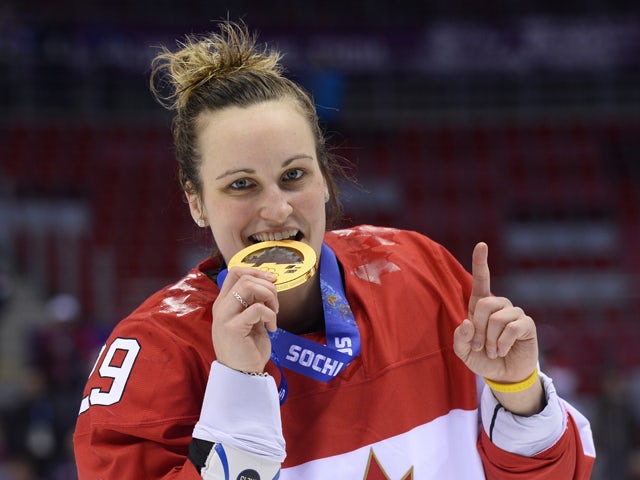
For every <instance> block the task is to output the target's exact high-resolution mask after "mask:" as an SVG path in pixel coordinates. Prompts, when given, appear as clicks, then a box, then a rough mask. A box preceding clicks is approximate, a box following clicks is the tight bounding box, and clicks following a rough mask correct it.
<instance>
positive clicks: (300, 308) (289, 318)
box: [278, 273, 324, 334]
mask: <svg viewBox="0 0 640 480" xmlns="http://www.w3.org/2000/svg"><path fill="white" fill-rule="evenodd" d="M278 301H279V303H280V311H279V313H278V327H280V328H282V329H283V330H287V331H289V332H291V333H295V334H302V333H310V332H316V331H319V330H322V329H323V328H324V311H323V308H322V294H321V293H320V275H319V274H318V273H316V274H315V275H314V276H313V277H312V278H311V279H310V280H308V281H307V282H305V283H303V284H302V285H299V286H297V287H295V288H292V289H291V290H286V291H284V292H280V293H278Z"/></svg>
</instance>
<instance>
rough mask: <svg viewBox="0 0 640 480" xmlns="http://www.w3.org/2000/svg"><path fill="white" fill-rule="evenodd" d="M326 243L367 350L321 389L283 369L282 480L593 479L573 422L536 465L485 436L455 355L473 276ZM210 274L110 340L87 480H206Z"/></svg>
mask: <svg viewBox="0 0 640 480" xmlns="http://www.w3.org/2000/svg"><path fill="white" fill-rule="evenodd" d="M325 241H326V242H327V244H328V245H329V246H330V247H331V248H332V250H333V251H334V252H335V253H336V256H337V258H338V260H339V263H340V265H341V267H342V270H343V275H344V284H345V291H346V295H347V298H348V300H349V303H350V305H351V309H352V311H353V312H354V315H355V319H356V322H357V324H358V327H359V330H360V335H361V342H362V351H361V354H360V355H359V357H358V358H356V359H355V360H354V361H353V362H351V364H350V365H349V366H348V367H347V368H346V369H345V370H344V371H343V372H342V373H340V374H339V375H338V377H337V378H335V379H334V380H332V381H331V382H329V383H323V382H318V381H315V380H312V379H310V378H307V377H305V376H302V375H299V374H297V373H295V372H292V371H289V370H285V375H286V378H287V382H288V385H289V396H288V399H287V401H286V403H285V404H284V405H283V407H282V411H281V415H282V423H283V432H284V437H285V440H286V443H287V458H286V460H285V463H284V464H283V468H282V472H281V476H280V478H281V479H283V480H288V479H304V480H312V479H326V478H332V479H335V480H338V479H345V480H346V479H349V480H354V479H356V480H360V479H362V480H378V479H379V480H384V479H394V480H395V479H398V480H399V479H404V480H407V479H421V480H422V479H430V478H433V479H436V478H437V479H448V478H450V479H459V478H465V479H481V478H485V476H486V478H489V479H550V478H558V479H565V478H566V479H587V478H589V475H590V471H591V467H592V464H593V448H592V443H591V442H592V441H591V438H590V432H589V428H588V425H584V419H583V417H581V416H579V417H578V423H580V422H582V423H583V424H576V421H575V419H574V418H573V417H572V416H571V415H570V414H568V415H567V426H566V429H565V431H564V434H563V435H562V437H561V438H560V439H559V440H558V441H557V442H556V443H555V444H554V445H553V446H552V447H550V448H549V449H547V450H545V451H544V452H541V453H540V454H538V455H536V456H534V457H532V458H527V457H522V456H519V455H515V454H511V453H508V452H505V451H503V450H501V449H499V448H497V447H496V446H495V445H493V444H492V442H491V440H489V438H488V437H487V436H486V434H484V431H483V430H482V428H481V427H479V424H478V411H477V408H478V396H477V392H476V379H475V376H474V375H473V373H471V372H470V371H469V370H468V369H467V368H466V367H465V366H464V364H463V363H462V362H461V361H460V360H459V359H458V358H457V356H456V355H455V353H454V352H453V347H452V343H453V331H454V329H455V328H456V327H457V325H458V324H459V323H460V321H461V320H462V319H464V318H466V316H467V311H466V310H467V303H468V296H469V293H470V289H471V277H470V275H469V274H468V273H467V272H466V271H465V270H464V269H463V268H462V267H461V266H460V264H459V263H458V262H456V261H455V259H453V257H452V256H451V255H450V254H449V253H448V252H447V251H446V250H445V249H444V248H442V247H441V246H439V245H437V244H435V243H433V242H432V241H430V240H429V239H427V238H425V237H424V236H422V235H419V234H416V233H413V232H407V231H401V230H395V229H387V228H377V227H369V226H362V227H357V228H353V229H348V230H340V231H335V232H330V233H328V234H327V235H326V238H325ZM217 268H219V265H216V264H215V263H214V262H213V261H211V260H208V261H205V262H203V263H202V264H201V265H199V266H198V267H197V268H196V269H194V270H192V271H191V272H190V273H189V274H188V275H187V276H185V277H184V278H183V279H182V280H180V281H179V282H177V283H176V284H174V285H171V286H169V287H166V288H165V289H163V290H161V291H159V292H157V293H156V294H154V295H153V296H151V297H150V298H149V299H148V300H147V301H145V302H144V303H143V304H142V305H141V306H140V307H139V308H138V309H137V310H135V311H134V312H133V313H132V314H131V315H129V316H128V317H127V318H126V319H124V320H123V321H121V322H120V323H119V324H118V325H117V327H116V328H115V329H114V331H113V333H112V335H111V336H110V338H109V340H108V342H107V344H106V346H105V348H104V349H103V350H102V352H101V353H100V356H99V358H98V361H97V363H96V367H95V368H94V371H93V372H92V373H91V375H90V377H89V380H88V383H87V386H86V388H85V392H84V395H85V396H84V398H83V399H82V404H81V408H80V415H79V417H78V422H77V426H76V431H75V436H74V442H75V450H76V460H77V464H78V471H79V476H80V479H81V480H85V479H122V478H127V479H128V478H131V479H133V478H136V479H137V478H145V479H151V480H155V479H198V478H200V476H199V474H198V473H197V471H196V470H195V468H194V467H193V465H191V463H190V461H189V460H187V452H188V447H189V442H190V440H191V434H192V431H193V428H194V425H195V424H196V422H197V421H198V418H199V415H200V408H201V405H202V400H203V395H204V391H205V388H206V384H207V379H208V373H209V369H210V365H211V362H212V361H213V360H214V358H215V356H214V352H213V347H212V342H211V321H212V318H211V307H212V304H213V302H214V300H215V298H216V295H217V293H218V288H217V286H216V284H215V282H214V281H213V280H212V279H211V275H212V274H214V273H215V271H216V269H217ZM306 336H307V337H308V338H310V339H313V340H316V341H319V342H322V341H323V340H324V337H323V334H322V333H315V334H309V335H306ZM268 371H269V372H270V373H272V374H273V376H274V377H275V378H276V380H277V379H278V376H279V374H278V371H277V369H275V368H272V366H271V365H269V366H268Z"/></svg>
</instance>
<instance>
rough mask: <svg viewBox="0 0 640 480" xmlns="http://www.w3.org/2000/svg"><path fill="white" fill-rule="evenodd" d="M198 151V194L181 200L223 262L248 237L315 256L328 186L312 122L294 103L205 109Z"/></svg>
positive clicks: (200, 124)
mask: <svg viewBox="0 0 640 480" xmlns="http://www.w3.org/2000/svg"><path fill="white" fill-rule="evenodd" d="M198 149H199V152H200V154H201V157H202V163H201V167H200V175H201V178H202V196H201V197H200V198H198V197H197V196H196V195H195V194H187V198H188V200H189V206H190V209H191V214H192V216H193V217H194V219H195V220H198V219H199V218H203V219H204V220H205V221H206V222H207V223H208V224H209V226H210V228H211V232H212V233H213V237H214V240H215V242H216V245H217V246H218V249H219V250H220V253H221V254H222V256H223V257H224V259H225V261H227V262H228V261H229V260H230V259H231V257H232V256H233V255H234V254H235V253H236V252H238V251H239V250H241V249H242V248H244V247H246V246H248V245H251V244H253V243H256V242H259V241H265V240H281V239H290V238H292V239H296V240H300V241H302V242H305V243H307V244H309V245H310V246H311V247H312V248H313V249H314V250H315V251H316V253H317V254H318V256H319V255H320V248H321V245H322V240H323V237H324V233H325V222H326V220H325V202H326V199H327V196H328V190H327V184H326V182H325V180H324V177H323V176H322V173H321V171H320V167H319V165H318V159H317V158H316V144H315V140H314V137H313V134H312V131H311V128H310V126H309V124H308V122H307V120H306V119H305V118H304V117H303V116H302V114H301V113H300V112H299V110H298V109H297V108H296V106H295V104H294V103H293V102H292V101H286V100H283V101H269V102H264V103H260V104H257V105H252V106H249V107H246V108H240V107H229V108H227V109H224V110H221V111H218V112H215V113H205V114H203V115H202V116H201V117H200V119H199V131H198Z"/></svg>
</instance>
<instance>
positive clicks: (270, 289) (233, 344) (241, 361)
mask: <svg viewBox="0 0 640 480" xmlns="http://www.w3.org/2000/svg"><path fill="white" fill-rule="evenodd" d="M275 279H276V276H275V275H274V274H271V273H268V272H263V271H262V270H258V269H255V268H249V267H234V268H231V269H229V273H228V274H227V278H226V279H225V281H224V284H223V286H222V289H221V290H220V294H219V295H218V298H217V299H216V301H215V302H214V304H213V324H212V326H211V335H212V338H213V348H214V350H215V352H216V358H217V360H218V361H219V362H220V363H222V364H224V365H226V366H227V367H229V368H233V369H235V370H240V371H243V372H262V371H263V370H264V367H265V365H266V364H267V362H268V361H269V357H270V356H271V340H270V339H269V335H268V333H267V330H268V331H271V332H275V331H276V329H277V314H278V308H279V305H278V295H277V292H276V287H275V285H274V284H273V282H274V281H275ZM265 327H266V328H265Z"/></svg>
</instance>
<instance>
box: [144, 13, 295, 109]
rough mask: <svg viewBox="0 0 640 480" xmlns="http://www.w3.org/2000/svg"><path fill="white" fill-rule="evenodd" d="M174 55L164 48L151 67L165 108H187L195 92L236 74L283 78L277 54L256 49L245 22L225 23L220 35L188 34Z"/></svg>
mask: <svg viewBox="0 0 640 480" xmlns="http://www.w3.org/2000/svg"><path fill="white" fill-rule="evenodd" d="M178 46H179V49H178V50H177V51H175V52H171V51H170V50H168V49H167V48H166V47H161V48H162V51H161V53H159V54H158V55H157V56H156V57H155V58H154V59H153V62H152V64H151V66H152V73H151V79H150V87H151V91H152V93H153V95H154V97H155V98H156V100H158V102H160V104H162V105H163V106H164V107H165V108H168V109H170V110H173V109H177V110H182V109H184V108H185V107H186V106H187V104H188V102H189V100H190V98H191V97H192V95H193V93H194V92H195V91H197V90H198V88H199V87H201V86H203V85H205V84H208V83H209V82H215V81H220V82H224V81H225V80H227V79H229V78H231V77H233V76H234V74H236V73H238V72H240V71H243V72H245V73H246V72H254V73H257V74H272V75H278V76H279V75H281V73H282V67H281V66H280V64H279V61H280V59H281V55H280V53H279V52H278V51H275V50H269V49H268V48H267V47H266V46H265V47H264V48H263V49H258V48H257V47H256V35H255V34H251V33H250V32H249V30H248V29H247V27H246V25H245V24H244V23H235V22H229V21H226V22H222V23H220V24H219V32H218V33H216V32H213V33H210V34H207V35H203V36H199V35H188V36H186V37H185V39H184V41H182V42H178Z"/></svg>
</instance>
